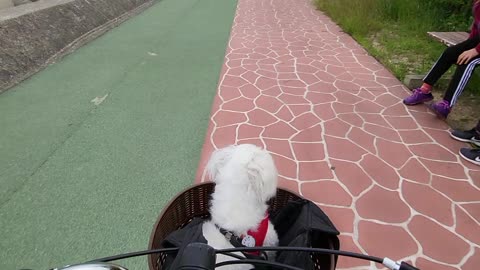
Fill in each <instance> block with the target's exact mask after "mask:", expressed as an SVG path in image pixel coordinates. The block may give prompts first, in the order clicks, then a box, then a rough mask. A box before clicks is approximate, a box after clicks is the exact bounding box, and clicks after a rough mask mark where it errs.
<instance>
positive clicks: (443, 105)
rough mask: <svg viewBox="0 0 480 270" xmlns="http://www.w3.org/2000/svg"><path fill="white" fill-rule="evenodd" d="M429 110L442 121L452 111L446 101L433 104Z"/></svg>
mask: <svg viewBox="0 0 480 270" xmlns="http://www.w3.org/2000/svg"><path fill="white" fill-rule="evenodd" d="M431 108H432V110H433V111H434V112H435V113H436V114H437V116H438V117H440V118H442V119H446V118H447V117H448V114H449V113H450V111H451V110H452V108H450V103H449V102H448V101H446V100H442V101H439V102H436V103H433V104H432V106H431Z"/></svg>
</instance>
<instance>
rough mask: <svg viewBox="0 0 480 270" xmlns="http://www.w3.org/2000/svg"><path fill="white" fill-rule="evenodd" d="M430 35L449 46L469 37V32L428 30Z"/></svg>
mask: <svg viewBox="0 0 480 270" xmlns="http://www.w3.org/2000/svg"><path fill="white" fill-rule="evenodd" d="M427 33H428V35H429V36H431V37H433V38H434V39H436V40H438V41H440V42H442V43H443V44H445V45H447V46H448V47H450V46H453V45H457V44H458V43H460V42H462V41H465V40H466V39H467V38H468V35H469V34H468V33H467V32H427Z"/></svg>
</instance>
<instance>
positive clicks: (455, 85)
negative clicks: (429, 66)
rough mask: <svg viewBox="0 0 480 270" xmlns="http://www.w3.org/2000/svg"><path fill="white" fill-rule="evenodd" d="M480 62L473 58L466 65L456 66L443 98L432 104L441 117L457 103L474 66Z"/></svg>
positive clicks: (478, 59) (445, 115)
mask: <svg viewBox="0 0 480 270" xmlns="http://www.w3.org/2000/svg"><path fill="white" fill-rule="evenodd" d="M478 64H480V58H479V57H477V58H474V59H473V60H471V61H470V62H469V63H468V64H466V65H460V66H457V69H456V70H455V74H454V75H453V77H452V80H451V81H450V84H449V86H448V88H447V91H446V92H445V95H444V97H443V100H441V101H439V102H437V103H434V104H432V109H433V111H434V112H435V113H436V114H437V115H438V116H440V117H441V118H447V116H448V114H449V113H450V111H451V109H452V107H453V106H454V105H455V103H457V100H458V98H459V97H460V95H461V94H462V92H463V90H464V89H465V86H466V85H467V83H468V81H469V80H470V77H471V76H472V73H473V71H474V70H475V67H476V66H477V65H478Z"/></svg>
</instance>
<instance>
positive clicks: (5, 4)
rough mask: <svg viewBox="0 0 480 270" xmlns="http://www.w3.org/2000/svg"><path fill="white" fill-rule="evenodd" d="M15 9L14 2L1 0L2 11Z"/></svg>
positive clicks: (0, 7)
mask: <svg viewBox="0 0 480 270" xmlns="http://www.w3.org/2000/svg"><path fill="white" fill-rule="evenodd" d="M9 7H13V2H12V0H0V9H3V8H9Z"/></svg>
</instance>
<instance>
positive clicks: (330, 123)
mask: <svg viewBox="0 0 480 270" xmlns="http://www.w3.org/2000/svg"><path fill="white" fill-rule="evenodd" d="M407 95H408V90H407V89H406V88H405V86H403V85H402V83H401V82H399V81H398V80H397V79H396V78H395V77H394V76H393V75H392V74H391V73H390V72H389V71H388V70H386V69H385V68H384V67H383V66H382V65H381V64H380V63H379V62H377V61H376V60H375V59H374V58H372V57H371V56H369V55H368V54H367V53H366V51H365V50H364V49H363V48H362V47H361V46H359V45H358V44H357V43H356V42H355V41H354V40H353V39H352V38H351V37H350V36H348V35H347V34H345V33H343V32H342V30H341V29H340V28H339V27H338V26H337V25H335V24H334V23H332V21H331V19H330V18H328V17H327V16H325V15H324V14H322V13H321V12H319V11H317V10H315V8H314V6H313V5H312V3H311V2H310V0H275V1H273V0H239V1H238V7H237V13H236V17H235V21H234V24H233V27H232V32H231V37H230V42H229V45H228V48H227V51H226V56H225V63H224V66H223V70H222V73H221V76H220V81H219V86H218V94H217V96H216V97H215V100H214V103H213V108H212V114H211V121H210V125H209V129H208V133H207V136H206V140H205V145H204V149H203V152H202V159H201V162H200V166H199V170H198V174H197V181H204V180H205V175H204V166H205V162H206V160H207V159H208V157H209V155H210V154H211V152H212V151H213V150H214V149H217V148H221V147H224V146H226V145H229V144H240V143H253V144H257V145H259V146H262V147H265V148H266V149H268V150H269V151H270V152H271V153H272V154H273V156H274V158H275V161H276V164H277V166H278V169H279V173H280V185H281V186H282V187H285V188H287V189H291V190H294V191H296V192H298V193H300V194H301V195H303V196H305V197H307V198H309V199H311V200H313V201H314V202H316V203H317V204H318V205H319V206H320V207H321V208H322V209H323V210H324V211H325V212H326V213H327V214H328V215H329V216H330V218H331V219H332V221H333V222H334V224H335V225H336V226H337V228H338V229H339V231H341V235H340V240H341V248H342V249H345V250H351V251H357V252H362V253H368V254H371V255H376V256H380V257H384V256H388V257H390V258H394V259H403V260H407V261H410V262H413V263H414V264H415V265H416V266H417V267H421V268H422V269H436V270H443V269H463V270H476V269H479V268H478V267H479V266H478V265H480V226H479V224H480V167H476V166H475V165H471V164H467V163H466V162H464V161H463V160H462V159H460V158H459V156H458V155H457V153H458V150H459V148H460V147H464V146H465V145H464V144H462V143H458V142H456V141H454V140H452V139H451V138H450V137H449V134H448V130H449V127H448V126H447V125H446V124H445V123H444V122H442V121H440V120H438V119H437V118H435V117H434V116H433V114H432V113H431V112H429V111H428V109H427V108H426V107H425V106H423V105H420V106H416V107H410V108H407V107H405V106H404V105H403V104H402V98H404V97H405V96H407ZM376 267H379V268H380V266H378V265H375V264H370V263H368V262H364V261H359V260H354V259H343V258H342V259H340V261H339V266H338V269H376Z"/></svg>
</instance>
